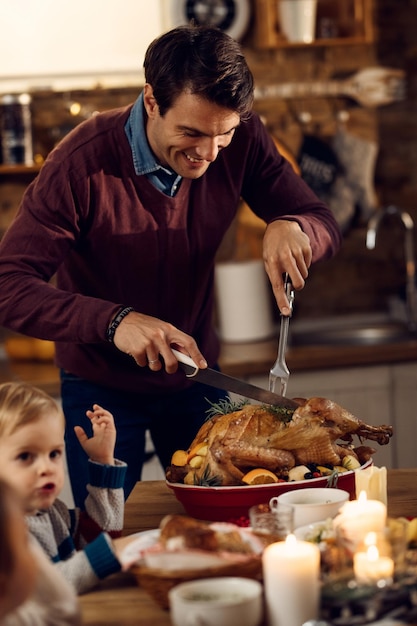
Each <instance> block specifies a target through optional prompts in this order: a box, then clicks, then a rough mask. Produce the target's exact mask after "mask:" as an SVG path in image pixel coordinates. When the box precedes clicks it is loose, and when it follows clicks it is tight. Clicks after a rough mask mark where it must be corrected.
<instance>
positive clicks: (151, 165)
mask: <svg viewBox="0 0 417 626" xmlns="http://www.w3.org/2000/svg"><path fill="white" fill-rule="evenodd" d="M125 133H126V136H127V138H128V141H129V144H130V148H131V150H132V156H133V165H134V168H135V172H136V174H137V175H138V176H142V175H145V176H148V178H149V179H150V180H151V182H152V183H153V184H154V185H155V187H157V188H158V189H160V190H161V191H163V192H164V193H167V194H168V195H170V196H173V195H175V192H176V191H177V189H178V187H179V184H180V182H181V180H182V177H181V176H179V175H178V174H177V173H176V172H173V171H172V170H170V169H169V168H167V167H163V166H162V165H161V164H160V163H158V162H157V160H156V158H155V155H154V154H153V152H152V150H151V148H150V146H149V142H148V138H147V136H146V128H145V109H144V104H143V92H142V93H141V94H140V95H139V96H138V98H137V100H136V102H135V103H134V105H133V107H132V110H131V112H130V115H129V118H128V120H127V122H126V125H125Z"/></svg>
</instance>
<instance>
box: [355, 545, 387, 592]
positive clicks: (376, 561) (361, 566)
mask: <svg viewBox="0 0 417 626" xmlns="http://www.w3.org/2000/svg"><path fill="white" fill-rule="evenodd" d="M370 534H371V533H370ZM365 543H369V542H368V541H367V540H365ZM353 571H354V572H355V578H356V580H357V582H358V583H361V584H363V585H374V584H378V583H380V582H381V581H384V582H391V581H392V577H393V574H394V561H393V560H392V559H391V558H390V557H389V556H381V555H380V554H379V550H378V547H377V546H376V545H375V544H371V545H369V546H368V549H367V550H366V551H365V552H357V553H356V554H355V555H354V556H353Z"/></svg>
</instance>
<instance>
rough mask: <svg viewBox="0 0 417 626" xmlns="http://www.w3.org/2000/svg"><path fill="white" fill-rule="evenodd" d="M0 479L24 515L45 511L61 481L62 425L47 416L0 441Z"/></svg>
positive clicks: (56, 418) (52, 415) (57, 418)
mask: <svg viewBox="0 0 417 626" xmlns="http://www.w3.org/2000/svg"><path fill="white" fill-rule="evenodd" d="M0 477H2V478H4V480H7V482H8V483H9V484H11V485H12V486H13V487H14V489H15V490H16V492H17V493H18V494H19V495H20V497H21V498H22V500H23V503H24V506H25V509H26V513H34V512H36V511H38V510H40V509H47V508H49V507H50V506H51V505H52V504H53V503H54V501H55V500H56V498H57V497H58V495H59V494H60V492H61V490H62V488H63V486H64V480H65V468H64V424H63V419H62V418H61V416H60V415H59V414H58V413H48V414H44V415H41V416H39V418H38V419H37V420H36V421H34V422H31V423H30V424H25V425H23V426H20V427H19V428H18V429H17V430H15V431H14V432H13V433H12V434H11V435H8V436H4V437H1V438H0Z"/></svg>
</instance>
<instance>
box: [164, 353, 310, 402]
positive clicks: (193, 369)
mask: <svg viewBox="0 0 417 626" xmlns="http://www.w3.org/2000/svg"><path fill="white" fill-rule="evenodd" d="M172 352H173V353H174V354H175V356H176V358H177V359H178V362H179V365H180V367H181V369H182V370H183V371H184V372H185V375H186V376H187V378H190V379H193V380H195V381H198V382H200V383H203V384H205V385H210V386H211V387H217V388H218V389H224V390H225V391H231V392H233V393H236V394H238V395H239V396H243V397H245V398H250V399H251V400H258V401H259V402H262V403H263V404H271V405H273V406H279V407H282V408H284V409H296V408H297V407H299V406H300V405H299V404H298V402H296V401H295V400H291V398H285V397H284V396H279V395H278V394H276V393H272V391H268V390H267V389H262V387H257V386H256V385H252V384H251V383H247V382H245V381H243V380H239V379H238V378H233V376H229V375H228V374H223V373H222V372H218V371H217V370H213V369H211V368H210V367H207V368H206V369H200V368H199V367H198V365H197V364H196V363H195V362H194V361H193V360H192V358H191V357H189V356H187V355H186V354H183V353H182V352H179V351H178V350H175V349H174V348H172Z"/></svg>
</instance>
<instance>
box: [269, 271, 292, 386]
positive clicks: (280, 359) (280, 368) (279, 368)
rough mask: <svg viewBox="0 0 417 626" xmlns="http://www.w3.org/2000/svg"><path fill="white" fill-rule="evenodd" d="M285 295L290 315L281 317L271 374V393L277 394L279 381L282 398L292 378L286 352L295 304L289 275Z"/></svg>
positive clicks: (285, 284)
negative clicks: (276, 387) (276, 353)
mask: <svg viewBox="0 0 417 626" xmlns="http://www.w3.org/2000/svg"><path fill="white" fill-rule="evenodd" d="M284 287H285V293H286V294H287V298H288V302H289V303H290V314H289V315H281V328H280V332H279V342H278V356H277V360H276V361H275V363H274V365H273V367H272V368H271V370H270V372H269V391H273V392H275V385H276V383H277V381H279V384H280V388H279V389H277V391H276V393H278V394H279V395H281V396H285V394H286V392H287V385H288V379H289V377H290V371H289V369H288V366H287V363H286V361H285V352H286V349H287V340H288V327H289V324H290V317H291V315H292V308H293V302H294V289H293V286H292V283H291V280H290V278H289V276H288V274H287V273H286V274H285V279H284Z"/></svg>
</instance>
